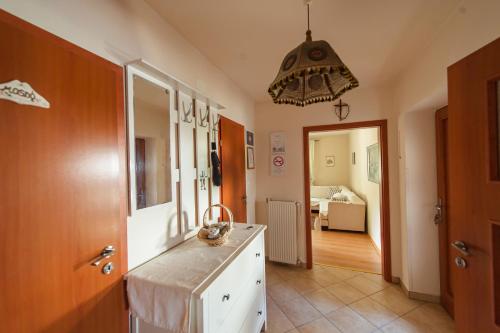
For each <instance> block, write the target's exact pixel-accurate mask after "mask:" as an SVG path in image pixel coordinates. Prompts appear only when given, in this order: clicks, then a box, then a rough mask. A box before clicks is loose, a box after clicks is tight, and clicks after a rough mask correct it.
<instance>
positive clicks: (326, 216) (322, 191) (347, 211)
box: [311, 185, 366, 232]
mask: <svg viewBox="0 0 500 333" xmlns="http://www.w3.org/2000/svg"><path fill="white" fill-rule="evenodd" d="M332 187H338V189H341V192H340V193H339V194H337V195H335V197H340V198H342V199H344V200H345V201H337V200H332V198H330V188H332ZM314 209H318V210H319V218H320V219H321V226H325V227H328V229H335V230H349V231H362V232H364V231H365V214H366V204H365V202H364V201H363V200H362V199H361V198H360V197H358V196H357V195H356V194H355V193H354V192H352V191H351V190H350V189H349V188H348V187H346V186H343V185H337V186H336V185H331V186H311V210H314Z"/></svg>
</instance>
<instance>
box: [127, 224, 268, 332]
mask: <svg viewBox="0 0 500 333" xmlns="http://www.w3.org/2000/svg"><path fill="white" fill-rule="evenodd" d="M264 230H265V226H263V225H248V224H239V223H235V227H234V229H233V231H232V233H231V236H230V240H229V241H228V242H227V243H226V244H224V245H223V246H222V247H216V248H211V247H208V246H207V245H206V244H204V243H202V242H200V241H199V240H197V239H190V240H188V241H186V242H184V243H183V244H181V245H179V246H178V247H176V248H174V249H172V250H171V251H167V252H166V253H165V254H163V255H161V256H159V257H157V258H155V259H153V260H151V261H150V262H148V263H146V264H144V265H142V266H140V267H139V268H137V269H135V270H133V271H131V272H130V273H129V274H128V275H127V280H128V283H130V285H132V287H131V286H130V285H129V286H128V293H129V303H130V308H131V312H132V314H133V315H132V316H131V327H132V332H133V333H165V332H171V331H173V330H172V327H170V330H168V329H167V325H171V322H173V321H176V320H177V318H173V317H170V318H173V319H174V320H170V321H169V320H168V319H163V321H164V322H163V323H162V322H161V320H159V319H158V318H159V317H163V315H165V314H166V313H164V312H168V310H164V309H175V310H173V311H170V312H171V313H172V314H173V313H175V314H176V313H177V311H178V310H179V309H182V306H183V304H184V305H185V304H189V306H188V308H189V309H187V308H186V310H187V311H186V312H187V313H188V318H189V320H188V321H189V325H187V326H184V329H186V330H185V332H188V331H189V332H192V333H194V332H196V333H198V332H199V333H237V332H242V333H257V332H260V331H261V329H264V326H265V322H266V292H265V290H266V289H265V286H266V281H265V253H264ZM182 263H185V265H182ZM169 267H170V268H169ZM205 268H206V269H205ZM161 270H165V274H162V272H160V271H161ZM172 270H175V271H172ZM131 282H133V283H131ZM152 290H154V292H152ZM178 290H181V292H186V294H185V295H187V294H189V295H190V296H189V297H190V302H189V303H184V302H183V298H182V297H179V296H178V295H179V293H178V292H177V291H178ZM169 295H177V296H176V297H177V299H178V302H177V299H176V298H175V297H171V296H169ZM160 297H163V299H160ZM150 298H151V299H155V301H151V302H149V303H148V300H149V299H150ZM162 301H165V302H162ZM177 303H178V304H179V307H176V304H177ZM148 306H152V307H156V308H155V309H148V308H147V307H148ZM162 311H164V312H162ZM151 314H152V315H151ZM180 314H182V311H180ZM141 317H143V318H141ZM165 320H166V321H167V322H165ZM155 324H156V326H155ZM162 326H165V327H162ZM187 327H189V329H187ZM175 329H177V327H175Z"/></svg>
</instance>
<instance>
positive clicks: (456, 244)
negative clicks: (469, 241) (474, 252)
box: [451, 240, 470, 256]
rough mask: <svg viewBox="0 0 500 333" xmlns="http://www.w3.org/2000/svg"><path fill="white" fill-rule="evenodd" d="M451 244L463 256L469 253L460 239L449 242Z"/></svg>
mask: <svg viewBox="0 0 500 333" xmlns="http://www.w3.org/2000/svg"><path fill="white" fill-rule="evenodd" d="M451 246H453V247H454V248H455V249H456V250H457V251H458V252H460V253H461V254H462V255H464V256H469V255H470V252H469V248H468V247H467V245H466V244H465V243H464V242H462V241H459V240H457V241H454V242H452V243H451Z"/></svg>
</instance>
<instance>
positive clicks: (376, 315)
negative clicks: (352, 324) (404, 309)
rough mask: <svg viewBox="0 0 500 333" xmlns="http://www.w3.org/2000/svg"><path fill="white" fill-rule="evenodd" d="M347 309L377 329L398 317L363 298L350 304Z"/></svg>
mask: <svg viewBox="0 0 500 333" xmlns="http://www.w3.org/2000/svg"><path fill="white" fill-rule="evenodd" d="M349 307H350V308H351V309H353V310H354V311H356V312H357V313H358V314H360V315H361V316H362V317H364V318H365V319H367V320H368V321H369V322H371V323H372V324H373V325H375V326H377V327H378V328H380V327H382V326H384V325H386V324H387V323H389V322H391V321H393V320H394V319H396V318H397V317H398V316H397V315H396V314H395V313H394V312H392V311H391V310H389V309H388V308H386V307H385V306H383V305H381V304H379V303H377V302H375V301H373V300H371V299H370V298H363V299H362V300H360V301H357V302H355V303H352V304H350V305H349Z"/></svg>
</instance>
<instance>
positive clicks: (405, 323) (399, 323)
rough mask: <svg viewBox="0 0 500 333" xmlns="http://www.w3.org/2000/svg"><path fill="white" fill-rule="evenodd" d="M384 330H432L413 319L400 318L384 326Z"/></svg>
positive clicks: (408, 332) (424, 332)
mask: <svg viewBox="0 0 500 333" xmlns="http://www.w3.org/2000/svg"><path fill="white" fill-rule="evenodd" d="M382 332H386V333H430V332H432V331H431V330H430V328H429V327H427V326H426V325H419V324H418V323H414V322H412V321H411V320H406V319H403V318H398V319H396V320H394V321H392V322H390V323H389V324H387V325H385V326H384V327H382Z"/></svg>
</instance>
